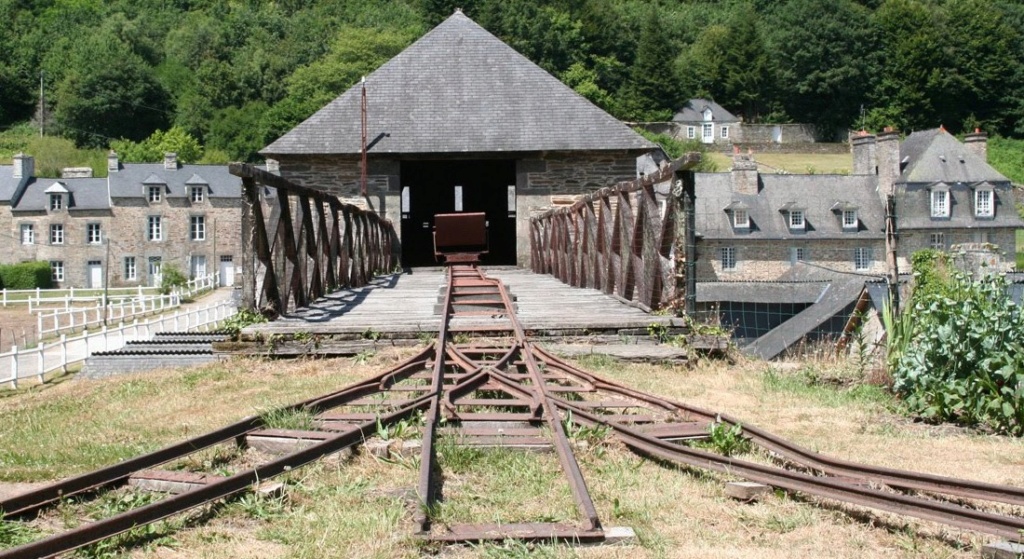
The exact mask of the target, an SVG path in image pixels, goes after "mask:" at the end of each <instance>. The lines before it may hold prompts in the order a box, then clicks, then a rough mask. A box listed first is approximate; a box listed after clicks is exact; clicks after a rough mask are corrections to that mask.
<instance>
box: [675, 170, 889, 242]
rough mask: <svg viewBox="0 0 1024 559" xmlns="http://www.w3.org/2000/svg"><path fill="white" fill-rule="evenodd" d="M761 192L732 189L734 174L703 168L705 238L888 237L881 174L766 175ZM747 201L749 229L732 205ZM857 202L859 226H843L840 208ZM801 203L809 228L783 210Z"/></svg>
mask: <svg viewBox="0 0 1024 559" xmlns="http://www.w3.org/2000/svg"><path fill="white" fill-rule="evenodd" d="M759 180H760V181H761V184H762V188H761V190H760V192H758V194H756V195H752V194H738V193H733V191H732V177H731V174H730V173H697V176H696V197H695V205H696V207H695V210H696V225H697V234H698V235H702V236H703V237H704V238H705V239H752V240H755V239H756V240H764V239H787V240H788V239H832V238H835V239H879V238H884V234H885V221H884V212H883V208H882V202H881V200H880V199H879V198H878V194H877V193H876V192H875V188H876V184H877V178H876V177H874V176H865V175H764V174H762V175H760V176H759ZM737 204H743V205H746V207H747V214H748V215H749V216H750V223H751V228H750V230H749V231H746V230H736V229H734V228H733V226H732V221H731V214H730V213H729V212H726V211H725V208H726V207H730V206H731V207H737ZM844 204H845V205H849V206H856V207H857V217H858V220H859V226H858V228H857V230H856V231H846V230H844V229H843V227H842V221H841V218H842V215H841V213H840V212H838V211H836V210H835V209H834V208H837V207H842V205H844ZM786 207H800V208H802V209H803V211H804V218H805V220H806V228H805V229H804V230H803V231H793V230H791V229H790V228H789V226H788V223H787V221H786V219H787V216H786V214H785V212H783V211H782V209H783V208H786Z"/></svg>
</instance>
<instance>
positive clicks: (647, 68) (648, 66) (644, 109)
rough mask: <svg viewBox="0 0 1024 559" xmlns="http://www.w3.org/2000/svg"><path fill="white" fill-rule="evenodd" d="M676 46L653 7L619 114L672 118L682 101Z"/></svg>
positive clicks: (623, 91) (649, 118)
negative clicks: (675, 63) (673, 64)
mask: <svg viewBox="0 0 1024 559" xmlns="http://www.w3.org/2000/svg"><path fill="white" fill-rule="evenodd" d="M674 59H675V48H674V47H673V46H672V43H671V41H670V39H669V37H668V33H666V32H665V30H664V29H663V28H662V25H661V22H660V21H659V20H658V18H657V13H656V12H655V11H654V9H653V8H652V9H651V10H649V12H648V15H647V18H646V19H645V20H644V24H643V26H642V28H641V31H640V41H639V43H638V44H637V53H636V60H635V61H634V63H633V67H632V69H631V71H630V75H629V82H628V83H626V84H625V85H624V86H623V88H622V89H621V90H620V92H619V95H618V98H619V99H618V103H619V106H620V107H621V113H620V115H617V116H620V117H622V118H626V119H629V120H635V121H658V120H668V119H669V118H671V116H672V114H673V112H674V111H675V109H676V108H678V107H677V105H678V104H679V103H680V98H681V97H682V95H681V94H680V89H681V88H680V87H679V82H678V81H677V80H676V76H675V73H674V72H673V71H672V65H671V61H672V60H674Z"/></svg>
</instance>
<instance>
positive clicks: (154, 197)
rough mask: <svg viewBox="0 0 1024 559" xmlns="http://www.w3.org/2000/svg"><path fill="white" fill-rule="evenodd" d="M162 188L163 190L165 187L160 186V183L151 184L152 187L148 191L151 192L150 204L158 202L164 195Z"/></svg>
mask: <svg viewBox="0 0 1024 559" xmlns="http://www.w3.org/2000/svg"><path fill="white" fill-rule="evenodd" d="M162 190H163V188H162V187H160V186H159V185H150V187H149V189H148V192H149V203H150V204H153V203H156V202H159V201H160V198H161V196H162V192H161V191H162Z"/></svg>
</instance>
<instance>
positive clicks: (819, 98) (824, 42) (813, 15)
mask: <svg viewBox="0 0 1024 559" xmlns="http://www.w3.org/2000/svg"><path fill="white" fill-rule="evenodd" d="M870 15H871V14H870V12H869V11H868V9H867V8H865V7H863V6H861V5H859V4H855V3H853V2H852V1H851V0H790V1H789V2H787V3H786V4H784V5H782V6H781V7H779V8H778V9H777V10H776V11H775V12H774V14H773V15H772V17H771V25H770V27H769V28H770V29H772V30H773V32H772V33H771V34H770V35H769V36H768V38H767V39H768V41H767V42H768V44H769V46H770V50H771V51H772V52H774V53H775V58H774V60H775V64H776V76H777V81H778V88H779V95H780V98H781V100H782V104H783V106H784V108H785V110H786V112H787V113H788V114H789V115H790V116H791V117H793V118H794V119H795V120H797V121H801V122H808V123H812V124H815V125H817V126H818V127H819V129H820V130H821V131H822V132H823V133H825V135H827V136H830V137H831V136H833V135H836V133H837V132H838V131H839V130H840V129H842V128H846V127H848V126H850V124H851V123H853V122H854V121H855V120H856V119H857V117H858V115H859V114H860V107H861V105H862V104H863V103H864V102H865V100H866V99H867V98H868V95H869V94H870V92H871V91H872V90H873V89H874V84H875V79H876V76H877V75H878V74H879V71H880V68H879V57H878V54H877V51H878V37H877V33H876V31H875V28H874V27H873V26H872V22H871V19H870Z"/></svg>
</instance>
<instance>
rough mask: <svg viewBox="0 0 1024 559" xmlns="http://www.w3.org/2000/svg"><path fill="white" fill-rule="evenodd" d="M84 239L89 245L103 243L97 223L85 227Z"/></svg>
mask: <svg viewBox="0 0 1024 559" xmlns="http://www.w3.org/2000/svg"><path fill="white" fill-rule="evenodd" d="M85 239H86V242H88V243H89V244H90V245H98V244H100V243H102V242H103V233H102V232H101V231H100V224H99V223H87V224H86V225H85Z"/></svg>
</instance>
